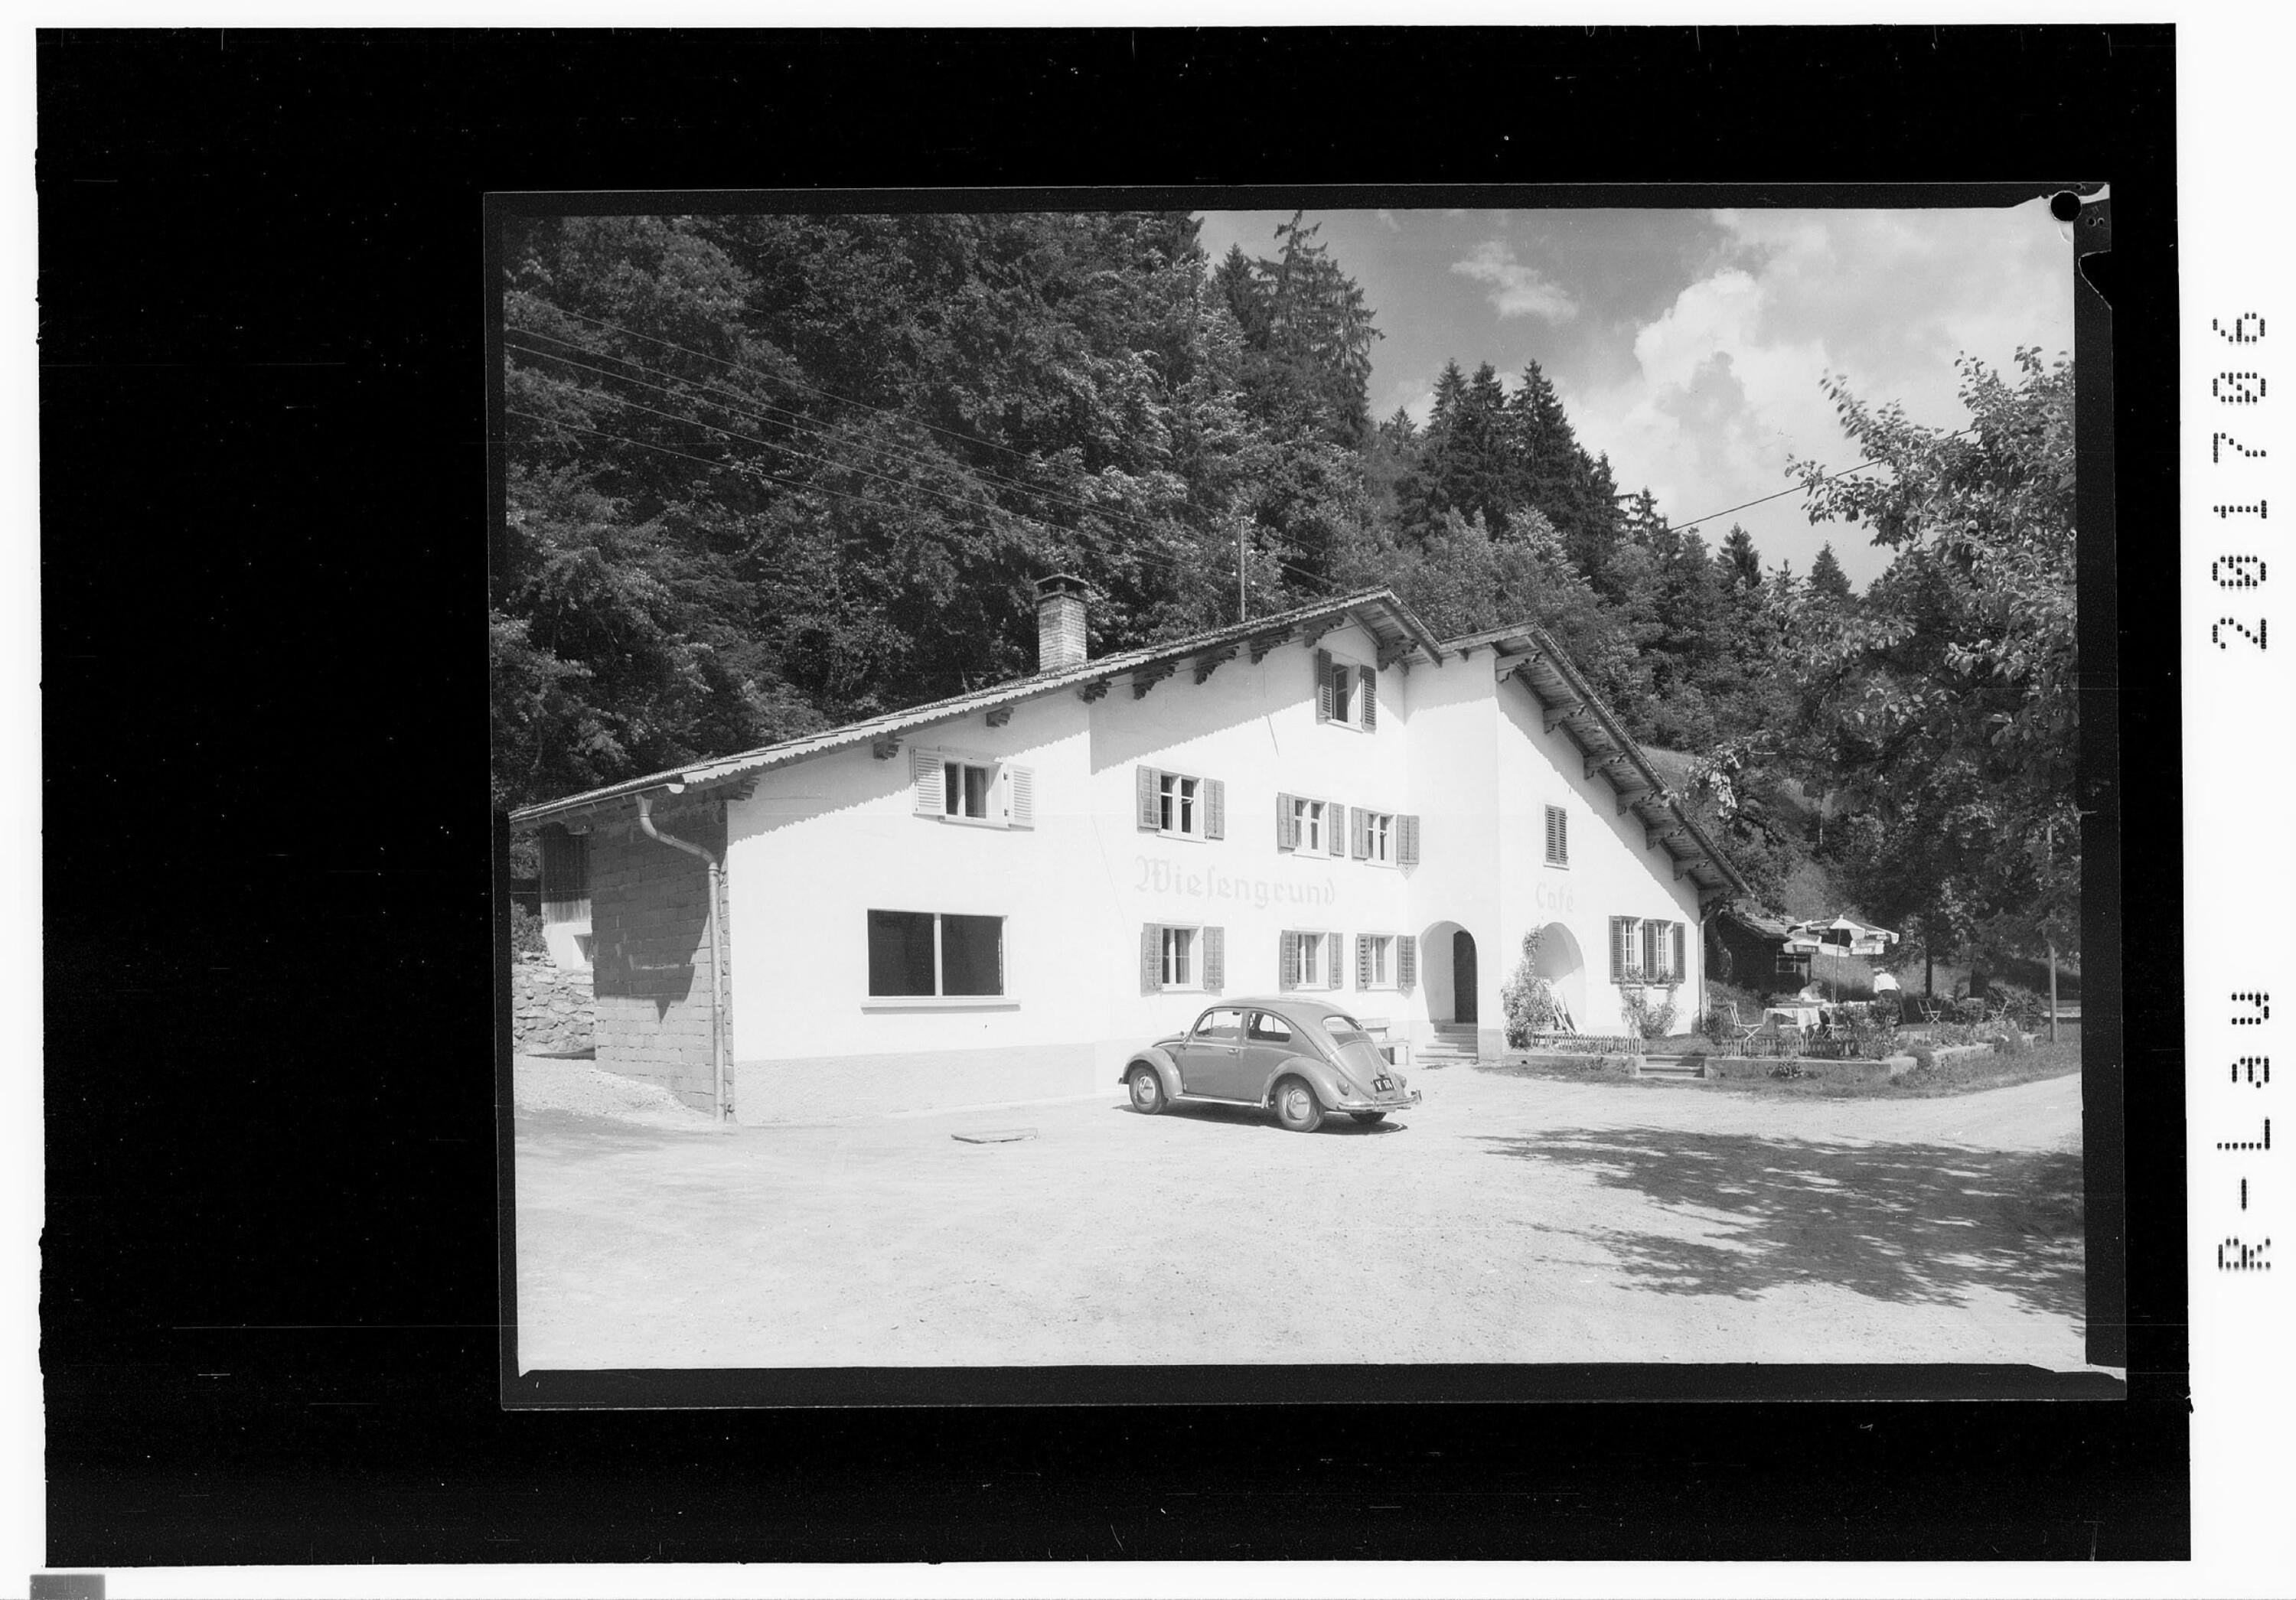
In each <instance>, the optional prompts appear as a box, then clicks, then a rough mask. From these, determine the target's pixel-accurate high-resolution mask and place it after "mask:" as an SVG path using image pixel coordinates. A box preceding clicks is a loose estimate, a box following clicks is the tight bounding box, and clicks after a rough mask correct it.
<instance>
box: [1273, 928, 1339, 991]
mask: <svg viewBox="0 0 2296 1600" xmlns="http://www.w3.org/2000/svg"><path fill="white" fill-rule="evenodd" d="M1277 971H1278V972H1281V973H1282V975H1283V987H1284V988H1285V989H1337V988H1339V987H1340V936H1339V935H1338V934H1336V933H1327V932H1309V931H1288V930H1287V931H1285V933H1284V934H1283V940H1282V944H1281V947H1280V948H1279V951H1278V966H1277Z"/></svg>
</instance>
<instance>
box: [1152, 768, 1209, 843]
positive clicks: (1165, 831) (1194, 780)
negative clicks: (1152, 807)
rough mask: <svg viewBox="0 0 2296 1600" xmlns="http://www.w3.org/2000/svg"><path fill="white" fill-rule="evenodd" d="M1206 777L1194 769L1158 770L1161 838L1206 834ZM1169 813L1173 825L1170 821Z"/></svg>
mask: <svg viewBox="0 0 2296 1600" xmlns="http://www.w3.org/2000/svg"><path fill="white" fill-rule="evenodd" d="M1204 800H1205V795H1204V780H1203V779H1202V778H1201V777H1199V776H1198V775H1196V774H1194V773H1193V772H1166V771H1165V770H1164V769H1163V768H1161V767H1159V768H1157V770H1156V816H1157V821H1158V826H1157V829H1156V837H1158V838H1159V839H1201V838H1203V837H1204ZM1167 817H1169V818H1171V819H1172V821H1173V825H1166V824H1165V822H1164V819H1165V818H1167Z"/></svg>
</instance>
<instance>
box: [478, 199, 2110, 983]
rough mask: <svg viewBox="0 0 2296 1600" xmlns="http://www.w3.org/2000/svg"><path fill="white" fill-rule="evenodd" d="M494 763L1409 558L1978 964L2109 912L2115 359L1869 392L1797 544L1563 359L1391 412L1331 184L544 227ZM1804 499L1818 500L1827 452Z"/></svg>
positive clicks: (1755, 877) (549, 793)
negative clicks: (2102, 495) (2085, 395)
mask: <svg viewBox="0 0 2296 1600" xmlns="http://www.w3.org/2000/svg"><path fill="white" fill-rule="evenodd" d="M504 227H505V233H504V240H503V249H502V254H501V259H502V262H503V267H504V281H503V283H502V284H501V292H502V329H503V372H502V382H503V394H504V432H505V446H506V447H505V474H506V483H505V489H506V501H505V506H504V526H503V528H502V529H501V530H500V532H499V535H498V537H497V542H496V548H495V554H494V559H493V562H492V570H491V593H490V595H489V619H488V620H489V648H490V661H491V668H492V685H493V694H492V726H491V732H492V783H493V791H494V799H495V802H496V805H497V806H498V807H502V808H512V807H516V806H519V805H523V804H526V803H529V802H531V801H534V800H543V799H547V798H550V797H553V796H556V795H561V794H565V793H568V792H573V791H577V790H580V789H585V788H589V787H593V786H595V785H598V784H607V783H611V782H614V781H616V780H619V779H622V778H627V777H630V776H635V775H639V774H642V773H646V772H651V771H656V770H660V769H661V768H664V767H670V766H673V765H676V764H677V763H679V762H681V761H685V760H689V759H696V758H701V757H706V756H717V755H724V754H727V753H730V752H733V751H742V750H748V749H752V748H755V747H757V746H759V745H763V744H767V743H773V742H775V741H776V740H780V739H784V738H789V737H791V736H794V735H797V734H803V733H806V732H808V731H813V730H816V729H821V728H825V727H831V726H837V725H839V724H841V723H844V722H848V721H850V720H853V719H855V718H862V717H866V716H870V715H873V714H874V713H877V712H880V711H883V710H893V709H897V708H899V707H902V706H905V705H909V704H914V703H917V702H922V701H927V700H931V699H935V698H938V697H940V696H943V695H946V694H950V693H959V692H962V691H964V690H966V689H969V688H972V687H976V686H979V685H984V684H989V683H994V682H997V681H1000V680H1003V679H1006V678H1011V677H1020V676H1023V675H1025V674H1027V673H1028V672H1029V671H1030V670H1032V669H1033V663H1034V655H1035V614H1034V608H1033V603H1032V600H1031V594H1032V591H1031V587H1030V586H1031V584H1032V582H1033V580H1034V579H1035V578H1037V577H1039V576H1041V575H1043V574H1045V573H1047V572H1052V571H1070V572H1074V573H1078V574H1079V575H1081V576H1082V577H1084V578H1087V579H1088V580H1089V581H1090V582H1091V583H1092V584H1093V585H1094V587H1095V589H1096V590H1097V591H1098V598H1097V599H1096V600H1095V604H1094V606H1093V608H1092V612H1091V630H1092V637H1091V648H1092V651H1093V652H1094V653H1095V654H1101V653H1104V652H1111V651H1115V650H1120V649H1125V648H1128V647H1131V646H1134V645H1138V644H1148V643H1152V642H1155V641H1158V640H1161V639H1167V638H1174V637H1179V636H1185V635H1188V634H1191V633H1194V632H1197V631H1200V630H1202V629H1204V628H1211V627H1216V626H1218V625H1220V624H1223V623H1226V622H1229V621H1233V620H1234V619H1235V616H1236V607H1237V603H1238V597H1237V584H1238V572H1239V567H1241V570H1242V581H1243V584H1244V587H1245V591H1246V598H1247V600H1248V603H1249V605H1250V607H1251V611H1252V613H1253V614H1265V613H1269V612H1274V611H1282V610H1284V609H1286V608H1289V607H1292V606H1296V605H1300V604H1305V603H1310V602H1312V601H1314V600H1316V599H1317V598H1321V597H1326V596H1330V595H1336V594H1341V593H1345V592H1348V591H1350V590H1355V589H1361V588H1367V587H1379V586H1385V587H1391V588H1393V589H1394V590H1395V591H1396V592H1397V593H1398V595H1400V596H1401V597H1402V598H1403V600H1404V601H1405V602H1406V603H1408V604H1409V605H1411V606H1412V607H1413V608H1415V610H1416V611H1419V612H1420V613H1421V615H1423V617H1424V618H1425V619H1427V620H1428V622H1429V623H1430V625H1431V627H1433V628H1435V630H1436V631H1437V632H1438V634H1439V635H1443V636H1449V635H1452V634H1456V633H1463V632H1466V631H1470V630H1472V629H1475V628H1487V627H1493V626H1497V625H1498V624H1500V623H1502V622H1507V621H1513V620H1517V619H1530V620H1534V621H1537V622H1539V623H1541V624H1542V625H1544V626H1545V627H1546V628H1548V629H1549V630H1550V631H1551V632H1553V633H1554V635H1555V636H1556V637H1557V638H1558V639H1559V640H1560V641H1561V642H1562V644H1564V646H1565V647H1566V648H1567V649H1568V650H1570V652H1571V653H1572V655H1573V656H1574V657H1575V658H1576V659H1577V661H1578V662H1579V665H1580V666H1581V667H1582V668H1583V669H1585V671H1586V672H1587V674H1588V675H1589V676H1590V677H1591V678H1592V679H1593V681H1594V682H1595V684H1596V685H1597V686H1598V687H1599V688H1600V689H1601V691H1602V692H1603V694H1604V695H1605V697H1606V698H1607V699H1608V700H1609V702H1610V703H1611V706H1612V708H1613V709H1614V710H1616V711H1617V712H1618V713H1619V714H1620V716H1621V717H1622V718H1624V719H1625V721H1626V722H1627V724H1628V726H1629V727H1630V728H1631V730H1632V731H1633V732H1634V734H1636V737H1637V738H1639V739H1641V740H1642V741H1644V743H1645V744H1646V745H1648V746H1650V747H1651V748H1652V754H1653V759H1655V760H1656V761H1658V763H1659V764H1660V766H1661V770H1662V771H1664V772H1665V773H1666V774H1667V775H1668V777H1669V782H1671V783H1675V784H1678V787H1679V794H1680V797H1681V799H1682V800H1683V801H1684V803H1685V805H1686V806H1688V807H1690V808H1693V811H1694V812H1696V813H1697V814H1699V815H1701V816H1702V817H1703V819H1704V820H1706V821H1707V822H1708V823H1709V824H1710V825H1711V827H1712V828H1713V829H1714V830H1715V832H1716V834H1717V836H1718V838H1719V840H1720V841H1721V842H1722V843H1723V845H1724V847H1725V848H1726V849H1727V850H1728V851H1729V852H1730V854H1731V856H1732V857H1733V859H1734V861H1735V862H1736V863H1737V864H1738V866H1740V868H1741V869H1742V870H1743V872H1744V874H1746V876H1747V877H1748V879H1749V881H1750V882H1752V883H1753V884H1754V885H1755V887H1756V889H1757V890H1758V891H1759V895H1760V898H1761V902H1762V907H1765V908H1767V909H1768V910H1771V911H1773V912H1783V913H1784V914H1786V915H1789V916H1814V915H1833V914H1834V913H1836V912H1841V911H1849V912H1852V913H1853V914H1855V915H1861V916H1864V917H1866V918H1868V919H1870V920H1872V921H1874V922H1877V923H1882V924H1883V925H1885V926H1888V927H1890V928H1893V929H1897V930H1898V931H1900V932H1901V933H1902V934H1903V935H1904V936H1905V940H1906V943H1905V946H1904V947H1903V948H1905V949H1907V950H1908V951H1911V952H1920V953H1927V954H1933V955H1935V956H1937V957H1938V958H1939V959H1947V958H1948V957H1956V956H1972V955H1974V956H1977V957H1978V958H1980V960H1981V959H1983V958H1984V957H1987V956H2000V957H2004V958H2011V957H2017V956H2034V955H2038V953H2039V952H2040V951H2041V950H2042V949H2043V948H2046V947H2047V946H2050V945H2052V944H2053V945H2054V948H2055V949H2056V950H2057V951H2058V952H2059V953H2060V954H2065V953H2071V952H2076V951H2077V950H2078V946H2079V906H2080V901H2079V895H2080V831H2079V816H2078V813H2077V812H2076V810H2075V807H2074V789H2073V777H2074V764H2075V758H2076V753H2077V749H2078V727H2077V723H2076V717H2075V710H2076V704H2075V687H2076V674H2077V669H2078V661H2077V659H2076V655H2075V650H2074V619H2075V590H2074V551H2075V538H2074V522H2073V496H2074V477H2073V461H2074V458H2073V434H2072V397H2073V373H2072V368H2071V363H2070V361H2069V360H2067V359H2065V358H2062V357H2060V358H2058V359H2056V360H2054V362H2046V361H2044V360H2043V358H2042V357H2041V356H2040V354H2039V353H2038V351H2032V350H2022V351H2020V352H2019V354H2018V357H2017V359H2016V361H2015V362H2014V364H2013V366H2012V367H2011V369H2010V370H2007V371H2001V370H1995V369H1993V368H1990V367H1988V366H1986V365H1982V364H1980V363H1979V362H1976V361H1974V360H1972V359H1968V358H1964V360H1963V361H1962V363H1961V364H1960V380H1961V397H1962V400H1963V404H1964V406H1965V408H1966V410H1967V413H1968V418H1967V421H1966V422H1965V423H1964V425H1963V426H1961V427H1959V428H1957V429H1954V430H1951V431H1944V430H1939V429H1934V428H1927V427H1923V426H1921V425H1918V424H1915V423H1913V422H1911V421H1909V420H1908V419H1907V417H1906V416H1905V414H1903V412H1902V410H1901V408H1900V407H1898V406H1897V405H1895V404H1894V403H1891V402H1890V401H1889V400H1888V399H1887V398H1877V397H1870V396H1862V395H1858V394H1856V393H1853V392H1852V391H1851V390H1849V387H1848V386H1847V385H1846V384H1845V383H1843V382H1841V381H1840V380H1838V379H1833V380H1828V381H1827V390H1828V393H1829V395H1830V397H1831V398H1832V399H1833V402H1834V405H1835V407H1836V411H1837V414H1838V415H1839V418H1840V420H1841V428H1842V431H1843V435H1844V441H1845V447H1846V449H1847V450H1848V451H1849V452H1851V453H1854V454H1855V455H1856V456H1857V460H1858V462H1859V464H1860V466H1859V470H1857V471H1856V472H1847V473H1845V472H1839V471H1829V470H1828V469H1827V468H1825V467H1824V466H1821V465H1820V464H1817V463H1815V462H1811V463H1799V462H1798V463H1796V464H1794V467H1793V469H1792V478H1791V479H1790V480H1789V483H1790V485H1791V486H1792V487H1795V488H1798V490H1799V492H1800V494H1801V495H1802V496H1803V499H1804V502H1805V504H1806V505H1807V509H1808V514H1809V516H1810V518H1811V519H1812V521H1814V522H1839V523H1840V524H1841V528H1842V537H1845V538H1847V537H1866V538H1870V539H1871V540H1872V541H1874V543H1875V544H1876V545H1877V546H1882V547H1883V548H1884V549H1886V550H1887V551H1888V552H1889V553H1890V564H1889V566H1888V567H1887V569H1886V570H1884V571H1883V572H1882V575H1881V576H1880V577H1879V578H1877V579H1876V580H1875V581H1874V583H1873V584H1871V585H1870V586H1869V587H1867V588H1866V591H1865V592H1864V593H1863V594H1858V593H1856V592H1854V590H1853V587H1852V586H1851V584H1850V582H1849V578H1847V577H1846V576H1845V574H1844V573H1843V570H1842V569H1841V564H1840V562H1838V561H1837V560H1836V559H1835V558H1834V555H1833V547H1832V545H1831V544H1828V545H1827V546H1825V548H1824V549H1823V550H1822V551H1821V552H1820V554H1819V555H1818V557H1817V558H1816V561H1815V562H1812V564H1811V566H1810V569H1809V570H1808V571H1807V572H1804V573H1797V572H1795V571H1793V570H1791V568H1790V566H1789V565H1788V564H1787V563H1785V562H1779V563H1777V564H1775V565H1766V564H1765V562H1763V559H1762V556H1761V554H1760V552H1759V550H1757V549H1756V547H1755V546H1754V544H1753V542H1752V540H1751V538H1750V537H1748V536H1747V534H1746V532H1745V531H1744V529H1742V528H1739V527H1736V526H1732V527H1730V528H1728V529H1725V530H1723V531H1722V532H1721V533H1720V534H1719V535H1718V537H1713V538H1712V539H1711V540H1710V539H1709V537H1707V534H1706V530H1705V529H1701V528H1698V527H1684V528H1677V527H1676V526H1674V525H1672V524H1671V523H1670V522H1669V520H1668V517H1667V515H1666V513H1665V510H1664V508H1662V507H1661V506H1660V505H1658V504H1656V502H1655V501H1654V500H1653V499H1652V496H1651V495H1650V494H1649V492H1648V491H1647V490H1646V489H1642V488H1630V487H1622V486H1621V485H1620V484H1619V483H1618V482H1617V481H1616V480H1615V479H1614V476H1613V473H1612V471H1611V464H1610V462H1609V461H1608V459H1607V458H1606V457H1605V456H1603V455H1601V454H1599V453H1598V454H1593V455H1590V454H1589V453H1588V451H1587V448H1586V447H1584V446H1583V445H1582V444H1581V443H1580V441H1579V439H1578V437H1577V435H1576V433H1575V432H1574V431H1573V428H1572V425H1571V422H1570V417H1569V416H1568V415H1567V414H1566V413H1565V410H1564V407H1563V406H1562V401H1561V399H1560V398H1559V397H1558V396H1557V394H1556V392H1555V390H1554V386H1553V384H1552V383H1550V382H1548V380H1547V379H1546V376H1545V374H1543V373H1541V372H1540V370H1539V368H1538V365H1537V364H1536V363H1535V362H1534V363H1532V364H1530V365H1528V366H1527V367H1526V368H1525V369H1524V370H1523V371H1522V372H1521V373H1510V374H1506V375H1505V376H1504V377H1503V376H1502V374H1500V373H1497V372H1496V371H1494V370H1493V368H1492V367H1491V366H1490V365H1488V364H1482V365H1477V366H1476V367H1475V368H1474V370H1473V371H1472V372H1469V371H1465V370H1463V368H1462V367H1461V366H1460V365H1457V364H1456V362H1455V363H1453V364H1450V365H1446V366H1445V367H1444V369H1443V370H1442V372H1441V373H1439V374H1438V375H1437V376H1436V382H1435V402H1434V407H1433V411H1432V414H1431V415H1430V417H1429V419H1428V421H1427V422H1426V423H1425V424H1424V425H1423V426H1422V425H1419V424H1417V423H1415V422H1414V421H1413V419H1412V418H1411V417H1409V416H1408V415H1406V414H1403V413H1400V412H1398V413H1397V414H1395V415H1393V416H1390V417H1387V418H1384V419H1380V418H1375V417H1374V416H1372V415H1370V414H1369V409H1368V406H1367V403H1366V390H1367V385H1368V382H1369V378H1370V373H1371V366H1372V350H1373V347H1374V341H1376V340H1377V339H1378V338H1379V337H1380V333H1379V329H1378V327H1377V325H1376V324H1377V315H1376V310H1375V308H1373V307H1371V306H1370V305H1368V304H1366V303H1365V296H1364V294H1363V291H1362V290H1361V289H1360V288H1359V287H1358V286H1357V283H1355V282H1354V281H1353V280H1352V279H1351V278H1350V277H1349V275H1348V273H1347V272H1346V270H1345V268H1344V266H1343V264H1342V263H1341V262H1340V261H1338V260H1336V259H1335V258H1333V255H1332V253H1331V251H1330V250H1329V249H1328V247H1327V246H1325V245H1324V244H1323V243H1321V242H1319V241H1318V238H1317V230H1316V227H1314V226H1311V225H1308V223H1307V222H1306V220H1305V218H1304V217H1294V218H1293V219H1292V221H1291V222H1290V223H1289V224H1287V225H1285V226H1282V227H1280V228H1278V229H1277V230H1276V231H1275V236H1274V237H1273V238H1272V239H1271V240H1270V241H1269V242H1268V245H1267V250H1266V253H1265V254H1264V255H1261V256H1258V257H1254V256H1250V255H1247V254H1246V253H1245V252H1244V251H1243V250H1241V249H1236V250H1231V251H1230V252H1229V253H1228V254H1227V256H1226V258H1223V259H1221V260H1218V261H1217V262H1215V261H1212V260H1210V259H1209V258H1208V257H1207V255H1206V253H1205V251H1204V250H1202V248H1201V245H1200V244H1199V242H1198V237H1197V234H1198V230H1197V225H1196V223H1195V221H1194V220H1193V218H1192V217H1190V216H1189V215H1188V214H1186V213H1182V212H1161V213H1058V214H1041V213H1009V214H993V215H962V214H910V215H901V216H857V215H836V216H809V215H790V214H775V215H768V216H757V215H750V216H715V217H552V218H541V217H536V218H512V219H510V220H508V221H507V222H506V223H505V225H504ZM1781 487H1788V485H1782V486H1781Z"/></svg>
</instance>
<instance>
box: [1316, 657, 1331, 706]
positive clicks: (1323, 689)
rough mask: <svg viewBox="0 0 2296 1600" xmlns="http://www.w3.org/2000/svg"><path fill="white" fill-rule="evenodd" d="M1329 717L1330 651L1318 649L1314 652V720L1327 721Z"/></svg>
mask: <svg viewBox="0 0 2296 1600" xmlns="http://www.w3.org/2000/svg"><path fill="white" fill-rule="evenodd" d="M1331 719H1332V652H1330V651H1328V650H1319V651H1317V652H1316V721H1318V722H1329V721H1330V720H1331Z"/></svg>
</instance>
